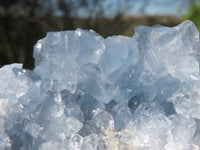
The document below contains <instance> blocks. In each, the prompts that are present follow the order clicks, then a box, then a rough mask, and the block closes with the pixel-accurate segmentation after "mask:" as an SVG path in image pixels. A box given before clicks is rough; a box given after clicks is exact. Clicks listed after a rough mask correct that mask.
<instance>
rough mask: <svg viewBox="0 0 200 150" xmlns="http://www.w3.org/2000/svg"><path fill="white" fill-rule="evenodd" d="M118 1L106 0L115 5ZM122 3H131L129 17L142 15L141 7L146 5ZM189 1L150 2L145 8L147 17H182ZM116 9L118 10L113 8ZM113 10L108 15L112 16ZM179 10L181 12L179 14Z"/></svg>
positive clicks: (134, 1) (139, 1) (139, 0)
mask: <svg viewBox="0 0 200 150" xmlns="http://www.w3.org/2000/svg"><path fill="white" fill-rule="evenodd" d="M116 1H118V0H106V3H109V2H112V3H113V4H114V3H115V2H116ZM119 1H121V4H122V6H123V5H124V4H125V3H123V1H128V2H129V3H130V7H131V8H130V9H129V11H128V12H127V14H128V15H132V14H141V11H140V10H141V7H142V6H143V4H144V1H145V0H119ZM187 2H188V0H148V4H147V6H146V7H145V14H146V15H155V14H164V15H165V14H166V15H175V16H180V15H181V12H182V13H185V12H186V11H187V8H188V3H187ZM112 9H116V8H114V7H113V8H112ZM112 9H111V10H110V11H108V12H107V13H108V14H112V13H113V12H112ZM178 9H179V10H181V12H178Z"/></svg>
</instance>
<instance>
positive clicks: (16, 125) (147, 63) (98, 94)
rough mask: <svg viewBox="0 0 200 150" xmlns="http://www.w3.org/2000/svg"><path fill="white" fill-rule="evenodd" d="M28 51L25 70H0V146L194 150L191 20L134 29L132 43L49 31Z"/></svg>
mask: <svg viewBox="0 0 200 150" xmlns="http://www.w3.org/2000/svg"><path fill="white" fill-rule="evenodd" d="M33 55H34V58H35V68H34V69H33V70H27V69H22V64H11V65H6V66H4V67H2V68H1V69H0V149H2V150H18V149H19V150H134V149H139V150H162V149H165V150H191V149H194V150H199V149H200V74H199V73H200V72H199V60H200V39H199V32H198V30H197V29H196V27H195V25H194V24H193V23H192V22H191V21H185V22H183V23H182V24H180V25H178V26H176V27H164V26H160V25H157V26H154V27H146V26H139V27H137V28H136V29H135V34H134V36H133V37H125V36H112V37H108V38H106V39H104V38H102V37H101V36H99V35H97V34H96V33H95V32H94V31H85V30H81V29H77V30H75V31H62V32H49V33H47V36H46V37H45V38H43V39H41V40H39V41H38V42H37V44H36V45H35V47H34V54H33Z"/></svg>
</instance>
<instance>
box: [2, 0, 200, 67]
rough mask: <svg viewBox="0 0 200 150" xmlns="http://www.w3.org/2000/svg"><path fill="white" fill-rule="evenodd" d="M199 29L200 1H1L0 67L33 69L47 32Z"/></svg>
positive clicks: (128, 32) (103, 33)
mask: <svg viewBox="0 0 200 150" xmlns="http://www.w3.org/2000/svg"><path fill="white" fill-rule="evenodd" d="M187 19H190V20H192V21H194V23H195V24H196V25H197V27H198V28H199V29H200V0H0V67H1V66H3V65H5V64H10V63H14V62H15V63H23V64H24V66H23V67H24V68H29V69H32V68H33V67H34V59H33V57H32V53H33V46H34V44H35V43H36V42H37V40H39V39H41V38H43V37H44V36H45V35H46V32H48V31H60V30H74V29H76V28H82V29H93V30H95V31H96V32H97V33H98V34H100V35H101V36H103V37H107V36H112V35H119V34H120V35H126V36H133V34H134V27H136V26H138V25H148V26H153V25H155V24H162V25H165V26H175V25H177V24H179V23H180V22H182V21H184V20H187Z"/></svg>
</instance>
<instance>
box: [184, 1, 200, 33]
mask: <svg viewBox="0 0 200 150" xmlns="http://www.w3.org/2000/svg"><path fill="white" fill-rule="evenodd" d="M189 4H190V6H189V9H188V11H187V13H186V14H185V15H183V17H182V20H183V21H184V20H191V21H193V22H194V23H195V25H196V26H197V28H198V30H199V31H200V0H198V1H189Z"/></svg>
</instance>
